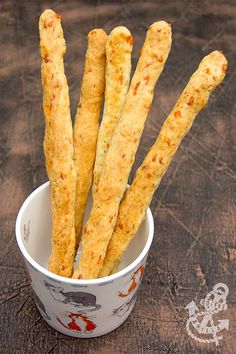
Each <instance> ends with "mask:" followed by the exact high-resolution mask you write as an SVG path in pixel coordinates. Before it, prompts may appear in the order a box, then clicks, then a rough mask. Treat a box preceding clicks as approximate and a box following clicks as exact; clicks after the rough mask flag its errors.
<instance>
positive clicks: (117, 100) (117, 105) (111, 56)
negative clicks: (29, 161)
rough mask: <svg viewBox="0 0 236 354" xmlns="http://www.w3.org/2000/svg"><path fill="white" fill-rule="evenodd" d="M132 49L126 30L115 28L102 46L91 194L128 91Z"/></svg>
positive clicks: (100, 171)
mask: <svg viewBox="0 0 236 354" xmlns="http://www.w3.org/2000/svg"><path fill="white" fill-rule="evenodd" d="M132 48H133V39H132V36H131V33H130V32H129V30H128V29H127V28H126V27H122V26H119V27H116V28H114V29H113V30H112V31H111V33H110V35H109V37H108V40H107V45H106V89H105V104H104V113H103V118H102V122H101V126H100V129H99V133H98V141H97V151H96V160H95V165H94V171H93V194H94V193H96V188H97V186H98V181H99V178H100V176H101V173H102V170H103V166H104V161H105V157H106V154H107V151H108V149H109V147H110V143H111V140H112V136H113V133H114V130H115V128H116V126H117V123H118V121H119V119H120V115H121V110H122V107H123V105H124V101H125V97H126V95H127V92H128V87H129V81H130V71H131V52H132Z"/></svg>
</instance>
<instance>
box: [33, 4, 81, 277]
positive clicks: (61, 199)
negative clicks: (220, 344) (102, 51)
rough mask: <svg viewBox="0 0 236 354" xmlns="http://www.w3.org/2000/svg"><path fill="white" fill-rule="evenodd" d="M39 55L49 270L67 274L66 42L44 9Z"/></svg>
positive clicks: (71, 239)
mask: <svg viewBox="0 0 236 354" xmlns="http://www.w3.org/2000/svg"><path fill="white" fill-rule="evenodd" d="M39 33H40V50H41V57H42V68H41V69H42V85H43V109H44V116H45V124H46V129H45V137H44V154H45V158H46V168H47V173H48V177H49V180H50V187H51V206H52V253H51V256H50V259H49V266H48V267H49V270H50V271H52V272H54V273H56V274H59V275H62V276H65V277H70V276H71V274H72V269H73V263H74V255H75V229H74V206H75V190H76V172H75V166H74V161H73V153H74V151H73V131H72V122H71V116H70V100H69V92H68V85H67V80H66V76H65V74H64V64H63V56H64V54H65V51H66V44H65V40H64V37H63V30H62V27H61V17H60V15H58V14H56V13H55V12H53V11H52V10H45V11H44V12H43V13H42V15H41V16H40V19H39Z"/></svg>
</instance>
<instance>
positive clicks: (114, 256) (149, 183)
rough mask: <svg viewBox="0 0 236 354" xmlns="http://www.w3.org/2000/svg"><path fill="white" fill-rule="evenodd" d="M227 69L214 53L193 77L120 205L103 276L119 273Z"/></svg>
mask: <svg viewBox="0 0 236 354" xmlns="http://www.w3.org/2000/svg"><path fill="white" fill-rule="evenodd" d="M226 68H227V61H226V59H225V57H224V55H223V54H222V53H220V52H218V51H214V52H212V53H211V54H209V55H207V56H206V57H205V58H204V59H203V60H202V61H201V63H200V65H199V67H198V69H197V70H196V71H195V73H194V74H193V75H192V77H191V78H190V81H189V83H188V85H187V86H186V88H185V90H184V91H183V93H182V95H181V96H180V98H179V99H178V101H177V103H176V105H175V106H174V108H173V110H172V112H171V113H170V115H169V116H168V118H167V119H166V121H165V122H164V124H163V127H162V128H161V131H160V134H159V136H158V138H157V140H156V142H155V143H154V145H153V146H152V148H151V150H150V151H149V153H148V154H147V156H146V158H145V159H144V161H143V163H142V165H141V166H140V167H139V169H138V170H137V173H136V175H135V177H134V180H133V183H132V184H131V187H130V188H129V189H128V190H127V192H126V194H125V197H124V199H123V200H122V202H121V204H120V209H119V214H118V218H117V225H116V227H115V231H114V233H113V235H112V238H111V241H110V243H109V245H108V249H107V254H106V257H105V260H104V264H103V268H102V271H101V273H100V277H103V276H106V275H109V274H111V273H113V272H114V271H115V270H116V268H117V265H118V264H119V261H120V257H121V255H122V254H123V252H124V251H125V250H126V249H127V247H128V245H129V243H130V241H131V240H132V238H133V237H134V235H135V234H136V232H137V230H138V228H139V226H140V225H141V223H142V220H143V219H144V216H145V213H146V210H147V208H148V206H149V204H150V202H151V199H152V196H153V194H154V192H155V190H156V189H157V187H158V186H159V184H160V181H161V179H162V177H163V175H164V174H165V172H166V170H167V168H168V166H169V164H170V162H171V160H172V158H173V156H174V154H175V152H176V150H177V149H178V147H179V145H180V143H181V141H182V139H183V138H184V137H185V135H186V134H187V133H188V131H189V129H190V128H191V126H192V123H193V121H194V119H195V118H196V116H197V114H198V113H199V112H200V111H201V109H203V108H204V107H205V106H206V104H207V102H208V99H209V96H210V94H211V92H212V91H213V90H214V89H215V88H216V87H217V86H218V85H219V84H220V83H221V81H222V80H223V79H224V76H225V72H226Z"/></svg>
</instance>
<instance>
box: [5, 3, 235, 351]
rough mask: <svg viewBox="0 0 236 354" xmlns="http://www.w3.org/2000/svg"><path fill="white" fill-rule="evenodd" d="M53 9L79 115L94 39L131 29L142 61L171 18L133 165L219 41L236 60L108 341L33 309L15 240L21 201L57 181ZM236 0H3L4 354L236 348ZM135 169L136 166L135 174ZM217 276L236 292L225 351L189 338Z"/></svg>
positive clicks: (173, 175) (185, 154)
mask: <svg viewBox="0 0 236 354" xmlns="http://www.w3.org/2000/svg"><path fill="white" fill-rule="evenodd" d="M48 7H51V8H52V9H53V10H55V11H57V12H59V13H60V14H61V15H62V23H63V27H64V32H65V38H66V41H67V54H66V56H65V67H66V74H67V77H68V80H69V85H70V96H71V111H72V116H74V114H75V109H76V105H77V102H78V99H79V84H80V80H81V77H82V72H83V63H84V53H85V49H86V35H87V32H88V31H89V30H91V29H92V28H94V27H102V28H104V29H105V30H106V31H107V33H109V32H110V31H111V29H112V28H113V27H115V26H117V25H124V26H127V27H128V28H129V29H130V30H131V32H132V34H133V36H134V51H133V64H134V65H135V64H136V62H137V58H138V55H139V50H140V47H141V44H142V41H143V39H144V36H145V31H146V29H147V27H148V26H149V25H150V24H151V23H152V22H154V21H156V20H160V19H163V20H167V21H169V22H171V23H172V26H173V44H172V50H171V53H170V56H169V59H168V62H167V65H166V68H165V70H164V72H163V74H162V76H161V79H160V81H159V83H158V85H157V89H156V95H155V100H154V104H153V108H152V111H151V113H150V115H149V118H148V121H147V124H146V127H145V131H144V134H143V138H142V142H141V146H140V148H139V151H138V154H137V160H136V163H135V166H134V170H135V169H136V168H137V166H138V165H139V164H140V162H141V161H142V159H143V157H144V155H145V153H146V152H147V150H148V148H149V147H150V145H151V143H152V142H153V141H154V139H155V137H156V136H157V134H158V131H159V129H160V126H161V124H162V122H163V120H164V118H165V117H166V115H167V114H168V112H170V110H171V108H172V106H173V104H174V103H175V101H176V99H177V98H178V96H179V95H180V93H181V91H182V90H183V88H184V86H185V84H186V83H187V81H188V78H189V76H190V74H191V73H192V72H193V71H194V70H195V68H196V67H197V65H198V63H199V61H200V60H201V58H202V57H203V56H204V55H205V54H208V53H209V52H210V51H212V50H214V49H220V50H223V51H224V53H225V55H226V56H227V58H228V61H229V69H228V73H227V76H226V78H225V81H224V83H223V84H222V85H221V86H220V87H219V88H218V89H217V90H216V91H215V93H214V94H213V95H212V98H211V101H210V103H209V105H208V108H207V109H206V110H205V111H203V112H202V113H201V114H200V115H199V117H198V119H197V121H196V122H195V123H194V126H193V128H192V130H191V132H190V133H189V135H188V136H187V137H186V139H185V140H184V142H183V144H182V145H181V148H180V149H179V151H178V153H177V154H176V156H175V158H174V161H173V162H172V164H171V166H170V168H169V170H168V173H167V175H166V176H165V177H164V179H163V181H162V183H161V186H160V188H159V189H158V191H157V192H156V194H155V196H154V198H153V201H152V205H151V209H152V211H153V213H154V216H155V239H154V242H153V245H152V248H151V252H150V256H149V260H148V264H147V268H146V273H145V277H144V280H143V283H142V286H141V288H140V290H139V297H138V300H137V304H136V306H135V309H134V311H133V313H132V314H131V316H130V317H129V319H128V320H127V321H126V322H125V324H124V325H123V326H121V327H120V328H119V329H117V330H116V331H114V332H113V333H111V334H108V335H106V336H104V337H101V338H97V339H91V340H78V339H74V338H70V337H66V336H64V335H62V334H60V333H57V332H56V331H54V330H53V329H51V328H50V327H49V326H48V325H47V324H46V323H45V322H44V321H43V320H42V318H41V317H40V315H39V313H38V311H37V310H36V308H35V305H34V301H33V298H32V292H31V289H30V283H29V280H28V278H27V274H26V271H25V269H24V264H23V260H22V257H21V255H20V252H19V250H18V249H17V245H16V241H15V233H14V226H15V219H16V214H17V211H18V210H19V208H20V205H21V204H22V202H23V201H24V199H25V198H26V196H27V195H28V194H29V193H31V192H32V191H33V190H34V189H35V188H36V187H38V186H39V185H40V184H42V183H43V182H45V181H46V180H47V176H46V172H45V166H44V157H43V149H42V142H43V133H44V119H43V113H42V92H41V82H40V57H39V38H38V18H39V15H40V13H41V12H42V11H43V9H45V8H48ZM235 18H236V2H235V0H227V1H222V0H215V1H214V0H203V1H190V0H176V1H166V0H162V1H144V0H141V1H131V0H124V1H99V0H97V1H74V0H72V1H59V0H58V1H23V0H22V1H17V0H15V1H9V0H8V1H0V29H1V30H0V45H1V50H0V60H1V65H0V90H1V91H0V122H1V125H0V129H1V134H0V183H1V184H0V211H1V223H0V230H1V238H0V247H1V258H0V279H1V293H0V300H1V313H0V318H1V335H0V341H1V348H0V352H1V353H63V354H64V353H93V354H95V353H101V354H106V353H114V354H116V353H234V352H235V348H236V322H235V321H236V302H235V294H236V292H235V290H236V284H235V270H236V267H235V265H236V241H235V227H236V145H235V142H236V125H235V112H236V105H235V93H236V81H235V80H236V75H235V73H236V71H235V63H236V59H235V58H236V44H235V43H236V21H235ZM132 175H133V173H132ZM218 282H225V283H226V284H227V285H228V286H229V289H230V293H229V296H228V310H227V311H224V312H222V313H221V314H220V318H221V319H224V318H228V319H229V320H230V325H229V331H228V332H226V331H224V332H223V333H222V334H223V340H222V341H220V345H219V347H216V346H215V345H214V344H210V345H206V344H200V343H198V342H196V341H194V340H192V339H191V338H190V337H188V335H187V333H186V330H185V324H186V320H187V318H188V316H187V312H186V310H185V306H186V305H187V304H188V303H189V302H190V301H191V300H195V301H196V303H197V305H198V306H200V305H199V301H200V299H201V298H204V297H205V296H206V294H207V293H208V292H209V291H210V290H212V287H213V286H214V285H215V284H216V283H218Z"/></svg>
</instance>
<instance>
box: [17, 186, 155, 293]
mask: <svg viewBox="0 0 236 354" xmlns="http://www.w3.org/2000/svg"><path fill="white" fill-rule="evenodd" d="M49 186H50V182H49V181H48V182H45V183H43V184H42V185H41V186H39V187H38V188H36V189H35V190H34V191H33V192H32V193H31V194H30V195H29V196H28V197H27V198H26V199H25V201H24V202H23V204H22V206H21V208H20V210H19V212H18V214H17V218H16V225H15V232H16V240H17V244H18V247H19V248H20V251H21V253H22V254H23V256H24V258H25V259H26V260H27V261H28V262H29V263H30V265H31V266H32V267H33V268H34V269H36V270H37V271H38V272H40V273H42V274H44V275H45V276H46V277H48V278H50V279H52V280H54V281H55V282H63V283H67V284H71V285H78V286H79V285H81V286H82V285H99V284H104V283H110V282H113V281H114V280H116V279H118V278H121V277H123V276H125V275H126V274H128V273H130V272H131V271H132V270H133V269H134V268H135V267H136V266H137V265H138V264H139V263H140V262H141V261H142V260H143V259H144V257H145V256H146V255H147V254H148V251H149V249H150V246H151V244H152V240H153V236H154V221H153V215H152V212H151V210H150V208H148V209H147V211H146V218H147V222H148V227H149V231H148V238H147V241H146V244H145V246H144V248H143V250H142V252H141V253H140V254H139V256H138V257H137V258H136V259H135V260H134V261H133V262H132V263H130V264H129V265H128V266H127V267H125V268H124V269H122V270H120V271H119V272H117V273H115V274H112V275H108V276H106V277H103V278H97V279H87V280H86V279H72V278H66V277H63V276H61V275H57V274H54V273H52V272H50V271H49V270H47V269H45V268H44V267H43V266H41V265H40V264H38V263H37V262H36V261H35V260H34V259H33V258H32V257H31V255H30V254H29V252H28V251H27V250H26V248H25V246H24V243H23V241H22V238H21V231H20V227H21V220H22V216H23V214H24V211H25V209H26V207H27V206H28V204H29V203H30V202H31V200H32V199H34V198H35V197H36V196H37V195H38V194H39V193H41V192H42V191H43V190H44V189H46V188H48V187H49Z"/></svg>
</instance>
